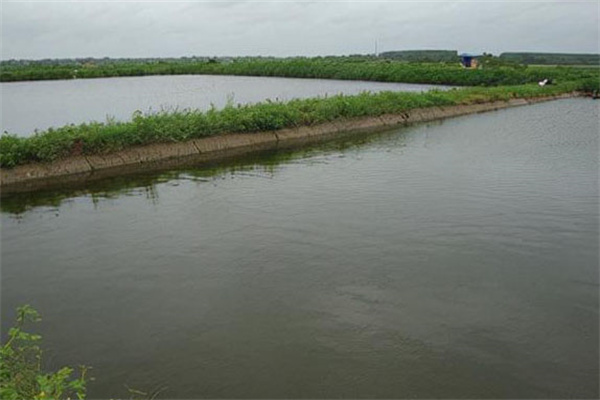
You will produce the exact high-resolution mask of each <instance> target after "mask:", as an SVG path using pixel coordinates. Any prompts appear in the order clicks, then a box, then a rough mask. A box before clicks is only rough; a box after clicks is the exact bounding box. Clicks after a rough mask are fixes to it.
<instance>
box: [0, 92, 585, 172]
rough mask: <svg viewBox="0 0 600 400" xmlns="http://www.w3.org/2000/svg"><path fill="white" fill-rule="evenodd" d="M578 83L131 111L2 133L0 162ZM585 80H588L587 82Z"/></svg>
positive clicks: (393, 110) (497, 97)
mask: <svg viewBox="0 0 600 400" xmlns="http://www.w3.org/2000/svg"><path fill="white" fill-rule="evenodd" d="M582 82H583V81H581V82H564V83H559V84H557V85H548V86H545V87H539V86H538V85H537V84H530V85H518V86H503V87H494V88H484V87H479V88H477V87H475V88H467V89H452V90H448V91H435V90H434V91H429V92H423V93H414V92H413V93H407V92H382V93H376V94H373V93H367V92H365V93H361V94H359V95H355V96H344V95H338V96H333V97H326V98H315V99H302V100H292V101H289V102H287V103H284V102H273V101H266V102H263V103H258V104H252V105H238V106H233V105H232V104H229V105H228V106H227V107H225V108H224V109H222V110H216V109H215V108H212V109H210V110H208V111H206V112H202V111H198V110H183V111H176V112H159V113H155V114H147V115H143V114H142V113H141V112H136V113H134V115H133V117H132V120H131V121H128V122H115V121H109V122H107V123H90V124H81V125H68V126H64V127H61V128H56V129H49V130H47V131H44V132H38V133H36V134H35V135H33V136H31V137H27V138H23V137H16V136H14V135H3V136H1V137H0V166H1V167H13V166H15V165H19V164H24V163H31V162H50V161H53V160H56V159H59V158H63V157H67V156H70V155H80V154H82V155H92V154H104V153H109V152H113V151H117V150H121V149H124V148H127V147H130V146H136V145H144V144H150V143H166V142H181V141H185V140H188V139H194V138H200V137H206V136H213V135H218V134H224V133H234V132H238V133H252V132H260V131H273V130H277V129H282V128H293V127H297V126H310V125H315V124H319V123H323V122H327V121H333V120H336V119H345V118H356V117H364V116H378V115H382V114H397V113H402V112H405V111H407V110H411V109H414V108H424V107H435V106H446V105H459V104H474V103H481V102H488V101H497V100H509V99H511V98H519V97H524V98H526V97H543V96H550V95H555V94H560V93H565V92H571V91H574V90H580V89H582V87H583V83H582ZM586 82H587V81H586Z"/></svg>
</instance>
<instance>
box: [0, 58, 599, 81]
mask: <svg viewBox="0 0 600 400" xmlns="http://www.w3.org/2000/svg"><path fill="white" fill-rule="evenodd" d="M182 74H205V75H206V74H211V75H247V76H278V77H294V78H322V79H347V80H367V81H380V82H407V83H428V84H448V85H456V86H498V85H520V84H525V83H532V82H538V81H541V80H543V79H546V78H548V79H553V80H554V81H556V82H565V81H570V80H578V79H583V78H593V77H597V76H598V70H597V68H589V69H587V68H568V67H525V66H520V67H507V66H495V67H489V68H487V67H486V68H483V69H477V70H467V69H464V68H462V67H461V66H460V65H459V64H458V63H404V62H395V61H390V60H372V59H364V58H352V57H327V58H292V59H276V60H263V59H250V60H248V59H236V60H233V61H232V62H228V63H225V62H203V61H194V62H191V61H173V60H171V61H157V62H139V61H138V62H136V61H117V60H115V61H114V62H106V63H101V64H75V63H74V64H67V65H62V64H60V65H59V64H57V65H53V64H50V65H47V64H41V63H35V62H33V63H32V64H29V65H10V64H6V63H5V64H3V65H2V70H1V71H0V81H2V82H12V81H24V80H47V79H73V78H78V79H79V78H101V77H112V76H144V75H182Z"/></svg>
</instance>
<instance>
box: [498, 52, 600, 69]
mask: <svg viewBox="0 0 600 400" xmlns="http://www.w3.org/2000/svg"><path fill="white" fill-rule="evenodd" d="M500 58H501V59H503V60H508V61H512V62H516V63H520V64H539V65H590V66H596V67H597V66H598V65H599V64H600V54H574V53H502V54H500Z"/></svg>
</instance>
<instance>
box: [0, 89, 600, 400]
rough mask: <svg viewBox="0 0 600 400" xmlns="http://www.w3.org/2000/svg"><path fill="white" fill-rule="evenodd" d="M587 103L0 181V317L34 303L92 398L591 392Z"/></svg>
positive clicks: (590, 132)
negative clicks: (47, 179) (82, 173)
mask: <svg viewBox="0 0 600 400" xmlns="http://www.w3.org/2000/svg"><path fill="white" fill-rule="evenodd" d="M36 84H37V83H36ZM598 112H599V109H598V102H594V101H592V100H587V99H569V100H560V101H554V102H548V103H541V104H537V105H532V106H526V107H519V108H513V109H507V110H502V111H496V112H490V113H485V114H478V115H472V116H465V117H460V118H454V119H449V120H445V121H442V122H435V123H427V124H421V125H414V126H410V127H405V128H401V129H396V130H393V131H388V132H383V133H377V134H370V135H364V134H361V135H350V136H346V137H344V138H342V139H339V140H336V141H333V142H329V143H327V144H324V145H319V146H313V147H310V148H304V149H302V150H278V151H269V152H265V153H260V154H255V155H252V156H247V157H244V158H240V159H237V160H232V161H228V162H223V163H220V164H213V165H199V166H195V167H187V168H185V169H180V170H176V171H169V172H164V173H162V174H147V175H138V176H135V177H131V178H125V177H121V178H117V179H111V180H106V181H102V182H98V183H95V184H94V185H92V186H90V187H87V188H85V189H77V188H72V189H65V190H63V191H55V192H41V193H36V194H29V195H20V196H11V197H5V198H3V199H2V203H1V206H2V238H1V244H2V287H1V289H2V322H3V326H2V329H3V333H5V332H6V329H7V324H6V321H9V320H10V319H11V318H12V317H13V316H14V312H13V310H14V308H15V307H16V306H17V305H21V304H25V303H29V304H31V305H32V306H34V307H35V308H37V309H38V310H39V311H40V312H41V313H42V315H43V316H44V320H43V321H42V322H41V323H40V324H39V331H40V333H41V334H42V335H43V336H44V347H45V348H46V349H47V352H46V356H47V357H48V360H49V364H50V366H52V367H58V366H61V365H64V364H68V365H78V364H86V365H91V366H93V370H92V375H93V376H94V377H95V378H96V380H95V381H93V382H91V383H90V386H89V389H90V393H89V394H90V397H91V398H118V397H121V398H122V397H127V396H128V394H127V391H126V389H125V385H128V386H129V387H133V388H136V389H140V390H147V391H152V390H154V389H158V388H164V391H162V392H161V393H160V395H159V397H163V398H201V397H202V398H341V397H345V398H597V397H598V395H599V393H598V387H599V385H598V383H599V382H598V376H599V368H598V359H599V357H598V352H599V344H598V343H599V340H598V329H599V328H598V323H599V314H598V312H599V310H598V294H599V284H598V262H599V256H598V254H599V253H598V251H599V245H598V242H599V233H598V229H599V226H598V225H599V222H598V221H599V219H598V218H599V215H598V214H599V211H598V210H599V208H598V167H599V165H598V131H599V129H598Z"/></svg>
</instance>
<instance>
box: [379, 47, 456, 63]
mask: <svg viewBox="0 0 600 400" xmlns="http://www.w3.org/2000/svg"><path fill="white" fill-rule="evenodd" d="M379 57H381V58H389V59H393V60H399V61H406V62H454V63H458V62H459V58H458V52H457V51H456V50H401V51H386V52H383V53H381V54H379Z"/></svg>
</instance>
